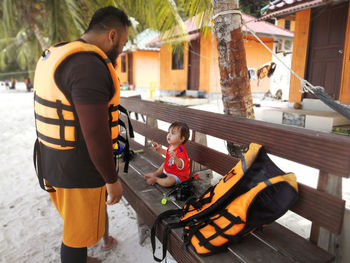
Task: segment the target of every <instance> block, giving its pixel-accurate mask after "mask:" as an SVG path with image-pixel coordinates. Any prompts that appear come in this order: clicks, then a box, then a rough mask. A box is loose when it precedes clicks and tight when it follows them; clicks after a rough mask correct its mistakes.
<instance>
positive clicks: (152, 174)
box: [144, 173, 155, 179]
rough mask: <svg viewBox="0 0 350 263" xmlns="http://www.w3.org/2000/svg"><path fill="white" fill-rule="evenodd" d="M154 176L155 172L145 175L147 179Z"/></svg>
mask: <svg viewBox="0 0 350 263" xmlns="http://www.w3.org/2000/svg"><path fill="white" fill-rule="evenodd" d="M152 177H155V175H154V173H147V174H145V176H144V178H145V179H149V178H152Z"/></svg>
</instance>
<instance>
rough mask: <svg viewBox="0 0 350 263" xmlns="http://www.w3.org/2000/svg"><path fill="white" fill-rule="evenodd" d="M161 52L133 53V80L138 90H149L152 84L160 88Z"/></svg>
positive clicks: (139, 51) (143, 51) (141, 51)
mask: <svg viewBox="0 0 350 263" xmlns="http://www.w3.org/2000/svg"><path fill="white" fill-rule="evenodd" d="M159 57H160V55H159V51H148V50H147V51H145V50H137V51H133V80H134V86H135V87H136V88H149V87H150V86H151V82H155V83H156V86H157V87H158V86H159V69H160V67H159V63H160V60H159Z"/></svg>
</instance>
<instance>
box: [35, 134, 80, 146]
mask: <svg viewBox="0 0 350 263" xmlns="http://www.w3.org/2000/svg"><path fill="white" fill-rule="evenodd" d="M37 135H38V138H40V139H42V140H43V141H45V142H48V143H52V144H56V145H61V139H56V138H52V137H48V136H46V135H44V134H42V133H40V132H37ZM64 142H65V146H66V147H68V146H69V147H76V146H77V143H76V142H73V141H67V140H65V141H64Z"/></svg>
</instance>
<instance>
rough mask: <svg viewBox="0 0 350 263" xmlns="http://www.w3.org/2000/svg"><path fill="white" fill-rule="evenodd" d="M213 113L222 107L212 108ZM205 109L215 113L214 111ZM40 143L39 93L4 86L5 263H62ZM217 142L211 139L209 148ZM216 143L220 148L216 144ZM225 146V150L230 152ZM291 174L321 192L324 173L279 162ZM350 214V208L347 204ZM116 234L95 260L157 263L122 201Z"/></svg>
mask: <svg viewBox="0 0 350 263" xmlns="http://www.w3.org/2000/svg"><path fill="white" fill-rule="evenodd" d="M212 107H213V111H218V109H219V108H218V107H219V106H217V105H215V104H212ZM199 108H206V109H210V107H209V106H208V105H206V106H200V107H199ZM34 140H35V127H34V116H33V93H28V92H26V91H25V88H24V85H22V84H21V83H19V84H18V87H17V89H16V90H7V89H5V87H4V86H0V142H1V147H0V228H1V231H0V262H1V263H18V262H29V263H32V262H33V263H36V262H48V263H50V262H52V263H53V262H60V256H59V250H60V244H61V231H62V221H61V218H60V216H59V215H58V213H57V211H56V209H55V208H54V206H53V204H52V203H51V201H50V198H49V196H48V194H47V193H46V192H44V191H43V190H41V189H40V187H39V185H38V182H37V178H36V175H35V172H34V168H33V160H32V152H33V143H34ZM213 140H215V139H212V138H208V144H209V145H210V144H211V143H214V141H213ZM215 143H216V142H215ZM224 147H225V146H224V144H223V142H222V146H221V148H223V149H224ZM273 159H274V161H275V162H276V163H277V164H278V165H279V166H280V168H281V169H283V170H285V171H293V172H295V173H296V175H297V177H298V178H299V180H300V181H301V182H303V183H305V184H307V185H311V186H313V187H315V185H316V182H317V173H318V171H317V170H315V169H312V168H309V167H305V166H301V165H299V164H295V163H291V162H286V161H285V160H283V159H280V158H275V157H273ZM343 188H344V196H343V199H346V200H347V201H349V200H350V194H349V193H350V190H349V189H350V182H349V180H344V186H343ZM347 207H348V208H349V202H347ZM108 211H109V216H110V233H111V235H112V236H114V237H115V238H116V239H117V240H118V244H117V245H116V246H115V247H114V248H113V249H112V250H110V251H108V252H101V251H100V249H99V247H100V244H101V243H99V244H96V245H95V246H93V247H91V248H89V250H88V251H89V252H88V253H89V255H90V256H94V257H97V258H99V259H100V260H102V262H106V263H112V262H123V263H134V262H143V263H147V262H154V261H153V256H152V252H151V246H150V242H149V240H147V241H146V242H145V244H144V246H140V245H139V244H138V234H137V232H138V230H137V225H136V216H135V212H134V211H133V209H132V208H131V207H130V206H129V205H128V204H127V202H126V201H125V200H122V201H121V202H120V203H119V204H117V205H114V206H110V207H109V210H108ZM280 222H282V223H283V224H284V225H286V226H287V227H291V228H293V229H297V231H298V233H299V234H301V235H303V236H305V237H306V236H308V234H309V226H310V224H309V223H308V221H306V220H304V219H302V218H300V217H298V216H296V215H295V214H293V213H290V214H288V215H286V216H284V217H283V218H282V219H280Z"/></svg>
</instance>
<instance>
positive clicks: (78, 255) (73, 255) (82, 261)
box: [61, 242, 87, 263]
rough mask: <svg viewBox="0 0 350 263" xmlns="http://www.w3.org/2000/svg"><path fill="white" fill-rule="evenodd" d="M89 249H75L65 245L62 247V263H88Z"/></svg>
mask: <svg viewBox="0 0 350 263" xmlns="http://www.w3.org/2000/svg"><path fill="white" fill-rule="evenodd" d="M86 261H87V248H86V247H82V248H73V247H68V246H66V245H65V244H63V242H62V245H61V262H62V263H86Z"/></svg>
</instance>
